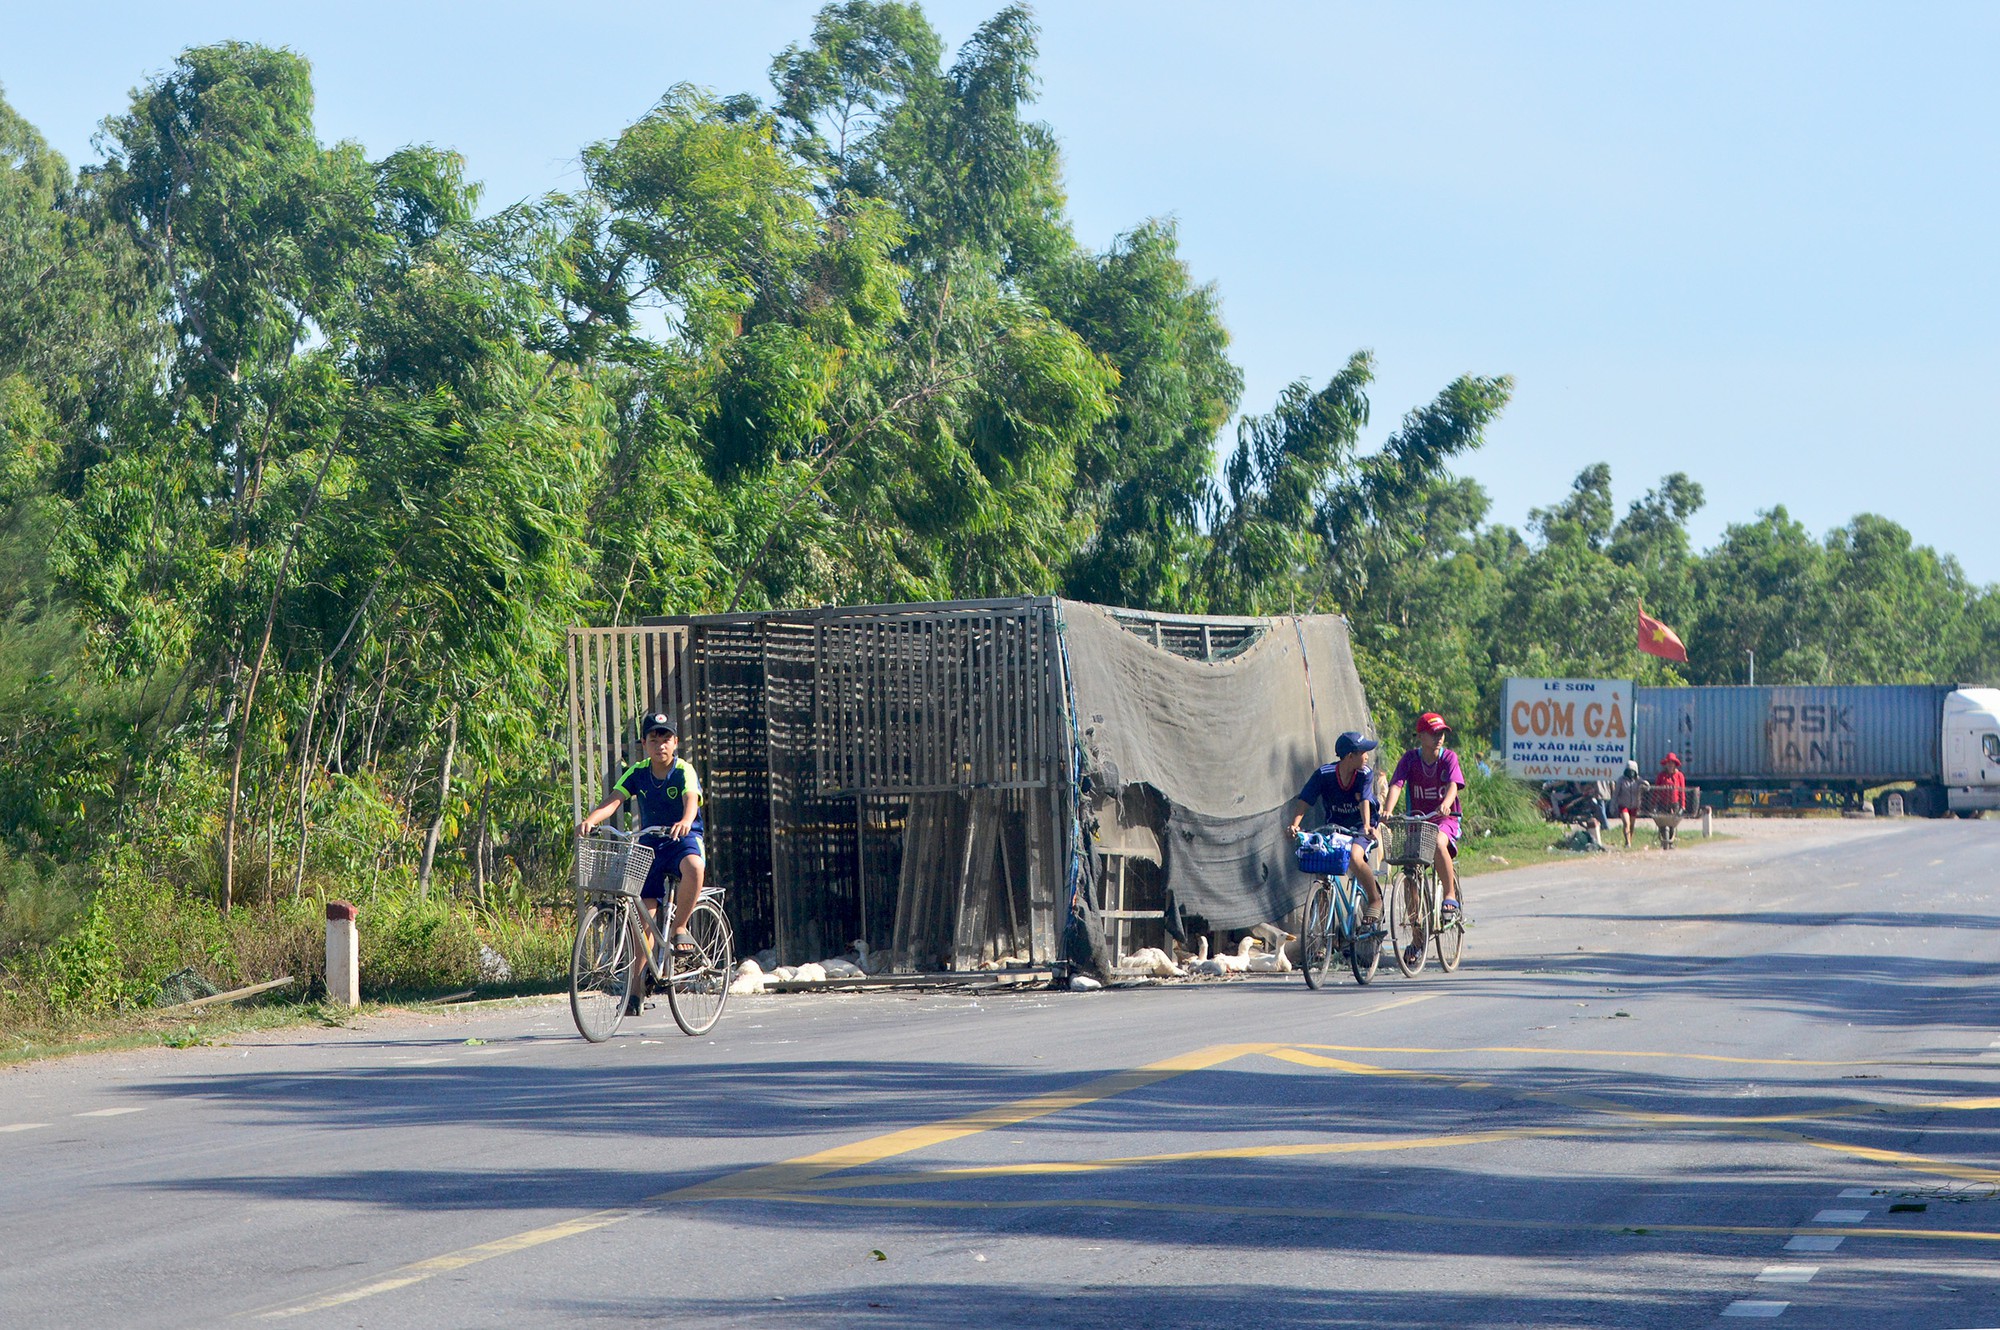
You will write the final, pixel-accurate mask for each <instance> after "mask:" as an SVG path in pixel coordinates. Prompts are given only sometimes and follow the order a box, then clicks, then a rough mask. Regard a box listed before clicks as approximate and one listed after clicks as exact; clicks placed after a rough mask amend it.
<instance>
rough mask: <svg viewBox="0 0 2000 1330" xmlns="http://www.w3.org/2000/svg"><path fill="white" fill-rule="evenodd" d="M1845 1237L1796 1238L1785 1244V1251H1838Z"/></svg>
mask: <svg viewBox="0 0 2000 1330" xmlns="http://www.w3.org/2000/svg"><path fill="white" fill-rule="evenodd" d="M1845 1241H1847V1239H1846V1238H1845V1237H1827V1238H1821V1237H1804V1236H1801V1237H1796V1238H1793V1239H1792V1240H1791V1241H1790V1242H1787V1243H1786V1244H1785V1250H1786V1251H1838V1250H1840V1244H1841V1243H1843V1242H1845Z"/></svg>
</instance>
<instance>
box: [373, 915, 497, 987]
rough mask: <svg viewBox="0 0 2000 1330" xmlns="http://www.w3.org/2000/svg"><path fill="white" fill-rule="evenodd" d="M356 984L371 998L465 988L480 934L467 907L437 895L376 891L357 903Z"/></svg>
mask: <svg viewBox="0 0 2000 1330" xmlns="http://www.w3.org/2000/svg"><path fill="white" fill-rule="evenodd" d="M360 931H361V987H362V991H363V992H364V993H366V994H368V995H370V996H379V995H381V994H384V993H410V992H422V991H425V990H436V989H440V988H470V987H472V986H473V985H474V984H475V983H477V982H478V980H479V938H478V935H477V934H476V933H475V932H474V930H473V926H472V915H471V913H470V911H468V910H466V909H465V908H464V907H463V906H461V905H459V904H458V903H457V902H455V901H453V900H452V899H451V898H450V897H449V896H447V895H444V894H443V893H440V894H438V895H436V896H429V897H425V896H419V895H417V894H416V893H415V892H414V891H408V890H405V891H400V892H378V893H376V894H375V895H374V896H372V897H370V898H369V900H368V902H367V903H366V904H365V905H364V906H363V907H362V911H361V921H360Z"/></svg>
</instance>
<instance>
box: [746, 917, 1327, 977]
mask: <svg viewBox="0 0 2000 1330" xmlns="http://www.w3.org/2000/svg"><path fill="white" fill-rule="evenodd" d="M1296 947H1297V939H1296V938H1294V937H1293V935H1292V934H1290V933H1286V932H1283V931H1282V930H1280V929H1277V928H1274V927H1271V926H1270V925H1265V926H1264V927H1263V928H1260V929H1257V930H1254V931H1253V932H1251V933H1250V934H1249V935H1248V936H1246V937H1244V938H1243V940H1242V941H1241V942H1239V943H1237V945H1236V950H1235V951H1233V952H1226V951H1218V952H1217V953H1216V954H1215V955H1212V956H1211V955H1210V954H1209V942H1208V938H1207V937H1206V936H1204V937H1202V938H1201V939H1200V943H1199V945H1198V947H1197V949H1196V950H1195V951H1194V952H1193V953H1192V954H1190V955H1185V956H1177V955H1176V954H1175V953H1173V952H1169V951H1166V950H1163V949H1162V948H1159V947H1141V948H1140V949H1139V950H1137V951H1134V952H1131V953H1129V954H1127V955H1126V956H1125V957H1124V958H1123V959H1122V960H1120V961H1119V962H1118V973H1120V974H1123V975H1142V976H1147V977H1151V978H1157V979H1190V978H1213V979H1227V978H1229V977H1231V976H1232V975H1239V974H1289V973H1291V972H1292V970H1294V969H1296V968H1297V964H1296V960H1295V957H1296V954H1297V953H1296ZM776 960H777V953H776V952H772V951H762V952H759V953H758V954H757V955H756V956H754V957H752V958H750V959H748V960H746V961H744V962H743V963H742V964H741V965H738V966H737V967H736V977H735V979H733V980H732V981H731V982H730V985H729V991H730V992H731V993H765V992H769V991H770V988H771V985H773V984H819V983H827V982H830V981H833V980H839V979H862V978H866V977H868V976H870V975H878V974H882V973H884V972H885V971H887V970H888V969H889V963H890V955H889V953H888V952H886V951H878V950H876V949H875V948H873V947H870V946H869V945H868V944H867V943H866V942H863V941H861V940H860V939H858V938H857V939H856V940H855V941H854V942H853V944H852V945H851V947H850V949H849V950H848V951H847V953H846V954H844V955H840V956H829V957H828V958H827V959H825V960H823V961H809V962H807V963H806V964H804V965H776V964H774V962H775V961H776ZM1027 963H1028V958H1027V957H1025V956H1003V957H1001V958H1000V959H999V960H997V961H988V962H985V963H983V964H982V965H981V966H980V968H981V969H1001V968H1005V967H1006V966H1007V965H1009V964H1019V965H1025V964H1027Z"/></svg>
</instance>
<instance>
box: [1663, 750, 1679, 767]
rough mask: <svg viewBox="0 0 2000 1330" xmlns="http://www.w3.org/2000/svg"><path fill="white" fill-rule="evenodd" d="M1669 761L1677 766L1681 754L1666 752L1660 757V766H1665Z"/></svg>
mask: <svg viewBox="0 0 2000 1330" xmlns="http://www.w3.org/2000/svg"><path fill="white" fill-rule="evenodd" d="M1669 762H1671V763H1673V764H1674V765H1675V766H1679V765H1680V764H1681V755H1680V754H1679V753H1668V754H1667V755H1666V756H1665V757H1663V758H1661V759H1660V765H1661V766H1665V765H1666V764H1667V763H1669Z"/></svg>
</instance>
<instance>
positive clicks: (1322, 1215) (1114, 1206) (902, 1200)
mask: <svg viewBox="0 0 2000 1330" xmlns="http://www.w3.org/2000/svg"><path fill="white" fill-rule="evenodd" d="M757 1199H758V1200H760V1201H777V1202H780V1203H783V1204H786V1205H827V1206H856V1207H861V1208H865V1209H872V1210H1159V1211H1166V1212H1170V1213H1173V1214H1208V1215H1240V1216H1243V1217H1245V1218H1271V1219H1324V1220H1335V1221H1342V1222H1355V1223H1369V1224H1438V1225H1442V1226H1447V1227H1452V1228H1502V1229H1538V1230H1543V1231H1548V1230H1556V1231H1562V1232H1586V1233H1631V1234H1634V1235H1636V1236H1646V1235H1650V1234H1655V1233H1691V1234H1717V1235H1721V1236H1744V1237H1774V1238H1783V1237H1798V1236H1801V1235H1804V1234H1812V1235H1813V1236H1815V1237H1841V1238H1909V1239H1913V1240H1915V1241H1919V1242H2000V1233H1995V1232H1988V1231H1985V1230H1981V1229H1955V1230H1944V1229H1925V1228H1842V1227H1840V1226H1838V1225H1834V1224H1812V1225H1809V1226H1804V1227H1799V1228H1787V1227H1782V1226H1779V1225H1774V1224H1608V1223H1592V1222H1589V1221H1586V1220H1567V1219H1501V1218H1497V1217H1491V1216H1484V1215H1445V1214H1412V1213H1408V1212H1404V1211H1398V1210H1321V1209H1313V1208H1309V1207H1305V1206H1289V1205H1209V1204H1204V1203H1200V1202H1191V1201H1183V1200H1180V1199H1178V1198H1175V1199H1173V1200H1166V1201H1128V1200H1115V1199H1111V1198H1102V1197H1089V1196H1062V1197H1051V1198H1049V1199H1046V1200H1014V1201H959V1200H943V1199H938V1198H933V1197H926V1196H826V1195H811V1194H803V1195H802V1194H797V1193H783V1192H779V1193H766V1194H764V1195H761V1196H759V1197H757Z"/></svg>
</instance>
